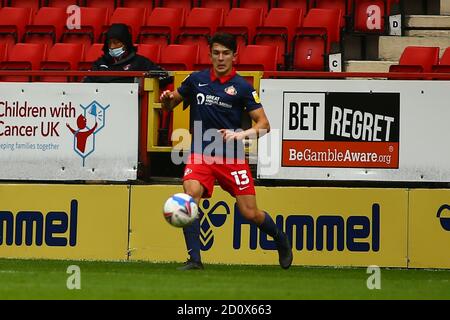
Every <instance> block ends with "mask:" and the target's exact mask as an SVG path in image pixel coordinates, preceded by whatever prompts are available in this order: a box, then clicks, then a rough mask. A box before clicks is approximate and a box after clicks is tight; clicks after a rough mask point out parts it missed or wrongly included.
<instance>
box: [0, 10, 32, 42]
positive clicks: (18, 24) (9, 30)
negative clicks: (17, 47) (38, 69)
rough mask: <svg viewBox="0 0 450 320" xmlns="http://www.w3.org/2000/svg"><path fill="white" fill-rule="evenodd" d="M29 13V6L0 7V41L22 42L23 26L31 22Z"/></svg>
mask: <svg viewBox="0 0 450 320" xmlns="http://www.w3.org/2000/svg"><path fill="white" fill-rule="evenodd" d="M31 14H32V11H31V9H30V8H10V7H5V8H2V9H0V42H6V43H8V44H15V43H17V42H22V39H23V34H24V33H25V26H26V25H29V24H30V23H31V17H32V16H31Z"/></svg>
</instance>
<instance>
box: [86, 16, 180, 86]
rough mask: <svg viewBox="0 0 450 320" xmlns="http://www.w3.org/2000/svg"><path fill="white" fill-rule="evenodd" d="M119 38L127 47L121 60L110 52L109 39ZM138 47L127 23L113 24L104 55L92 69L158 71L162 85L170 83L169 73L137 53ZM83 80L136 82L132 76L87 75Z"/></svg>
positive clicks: (104, 46)
mask: <svg viewBox="0 0 450 320" xmlns="http://www.w3.org/2000/svg"><path fill="white" fill-rule="evenodd" d="M110 39H118V40H120V41H121V42H122V43H123V44H124V45H125V47H126V53H125V54H124V56H123V57H121V58H120V59H119V60H117V59H115V58H113V57H111V55H110V54H109V40H110ZM136 51H137V48H136V47H135V46H134V45H133V42H132V36H131V34H130V31H129V29H128V26H127V25H125V24H121V23H118V24H113V25H111V27H110V28H109V30H108V32H107V33H106V38H105V43H104V45H103V56H101V57H100V58H99V59H98V60H97V61H95V62H94V64H93V66H92V68H91V70H92V71H157V76H156V77H157V78H158V79H159V81H160V86H161V87H164V86H166V85H167V84H169V83H170V82H171V81H172V79H171V77H169V75H168V73H167V72H166V71H164V70H163V69H162V68H161V67H160V66H158V65H157V64H155V63H153V62H152V61H150V60H149V59H147V58H146V57H144V56H141V55H138V54H137V53H136ZM83 82H101V83H111V82H122V83H127V82H134V78H131V77H90V76H87V77H85V78H84V79H83Z"/></svg>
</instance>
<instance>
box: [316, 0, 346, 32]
mask: <svg viewBox="0 0 450 320" xmlns="http://www.w3.org/2000/svg"><path fill="white" fill-rule="evenodd" d="M348 2H349V1H348V0H313V5H312V7H314V8H320V9H339V10H340V14H341V20H340V21H341V24H340V27H341V28H344V27H345V21H346V19H345V18H346V16H347V13H350V12H349V9H348V7H349V5H348Z"/></svg>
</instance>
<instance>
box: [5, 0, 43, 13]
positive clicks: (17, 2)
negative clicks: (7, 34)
mask: <svg viewBox="0 0 450 320" xmlns="http://www.w3.org/2000/svg"><path fill="white" fill-rule="evenodd" d="M5 7H14V8H30V9H31V10H32V11H33V12H36V11H38V10H39V8H40V7H41V0H6V1H5Z"/></svg>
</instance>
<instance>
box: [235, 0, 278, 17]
mask: <svg viewBox="0 0 450 320" xmlns="http://www.w3.org/2000/svg"><path fill="white" fill-rule="evenodd" d="M238 7H240V8H257V9H261V10H262V11H263V16H264V17H265V16H266V15H267V12H269V9H270V1H268V0H238Z"/></svg>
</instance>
